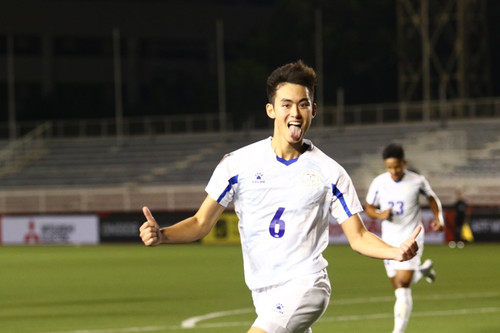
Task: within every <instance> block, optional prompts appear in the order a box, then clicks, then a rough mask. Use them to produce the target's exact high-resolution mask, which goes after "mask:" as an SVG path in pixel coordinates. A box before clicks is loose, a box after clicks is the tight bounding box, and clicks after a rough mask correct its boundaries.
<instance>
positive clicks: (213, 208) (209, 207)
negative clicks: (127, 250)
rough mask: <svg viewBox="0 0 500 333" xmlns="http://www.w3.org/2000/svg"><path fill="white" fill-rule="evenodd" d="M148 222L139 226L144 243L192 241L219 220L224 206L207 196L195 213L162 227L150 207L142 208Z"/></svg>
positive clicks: (149, 244) (208, 230) (206, 231)
mask: <svg viewBox="0 0 500 333" xmlns="http://www.w3.org/2000/svg"><path fill="white" fill-rule="evenodd" d="M142 211H143V213H144V216H145V217H146V222H144V223H143V224H142V226H141V227H140V228H139V231H140V237H141V240H142V242H143V243H144V245H146V246H155V245H159V244H162V243H190V242H194V241H196V240H198V239H201V238H203V237H205V236H206V235H207V234H208V233H209V232H210V230H212V228H213V227H214V225H215V223H217V221H218V220H219V217H220V216H221V214H222V212H223V211H224V206H222V205H220V204H219V203H218V202H217V201H215V200H214V199H212V198H211V197H210V196H207V197H206V198H205V200H204V201H203V203H202V204H201V206H200V208H199V209H198V211H197V212H196V214H195V215H193V216H191V217H188V218H187V219H185V220H182V221H180V222H178V223H176V224H174V225H172V226H170V227H165V228H160V227H159V225H158V223H157V222H156V220H155V218H154V217H153V215H152V214H151V212H150V210H149V208H148V207H143V209H142Z"/></svg>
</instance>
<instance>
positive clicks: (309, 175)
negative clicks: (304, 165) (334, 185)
mask: <svg viewBox="0 0 500 333" xmlns="http://www.w3.org/2000/svg"><path fill="white" fill-rule="evenodd" d="M302 183H304V185H305V186H308V187H314V186H316V185H318V184H319V174H318V172H317V171H316V170H310V169H309V170H306V171H304V173H303V174H302Z"/></svg>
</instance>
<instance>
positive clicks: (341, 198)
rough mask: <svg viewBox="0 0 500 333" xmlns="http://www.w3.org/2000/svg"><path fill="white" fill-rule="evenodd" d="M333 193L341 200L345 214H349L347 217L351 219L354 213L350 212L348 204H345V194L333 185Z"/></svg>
mask: <svg viewBox="0 0 500 333" xmlns="http://www.w3.org/2000/svg"><path fill="white" fill-rule="evenodd" d="M332 192H333V195H334V196H336V197H337V199H339V201H340V204H341V205H342V208H344V212H345V213H346V214H347V217H351V216H352V213H351V211H350V210H349V207H347V203H346V202H345V198H344V194H343V193H342V192H340V190H339V189H338V188H337V186H335V184H332Z"/></svg>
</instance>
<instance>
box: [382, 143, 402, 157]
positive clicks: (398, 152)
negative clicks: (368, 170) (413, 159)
mask: <svg viewBox="0 0 500 333" xmlns="http://www.w3.org/2000/svg"><path fill="white" fill-rule="evenodd" d="M382 158H383V159H384V160H385V159H388V158H397V159H400V160H402V159H404V158H405V151H404V150H403V147H402V146H401V145H399V144H397V143H391V144H390V145H388V146H387V147H385V148H384V151H383V152H382Z"/></svg>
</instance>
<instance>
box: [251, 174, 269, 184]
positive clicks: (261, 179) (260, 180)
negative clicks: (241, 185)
mask: <svg viewBox="0 0 500 333" xmlns="http://www.w3.org/2000/svg"><path fill="white" fill-rule="evenodd" d="M265 182H266V181H265V180H264V175H263V174H262V173H261V172H257V173H256V174H255V178H254V180H253V181H252V183H254V184H262V183H265Z"/></svg>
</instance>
